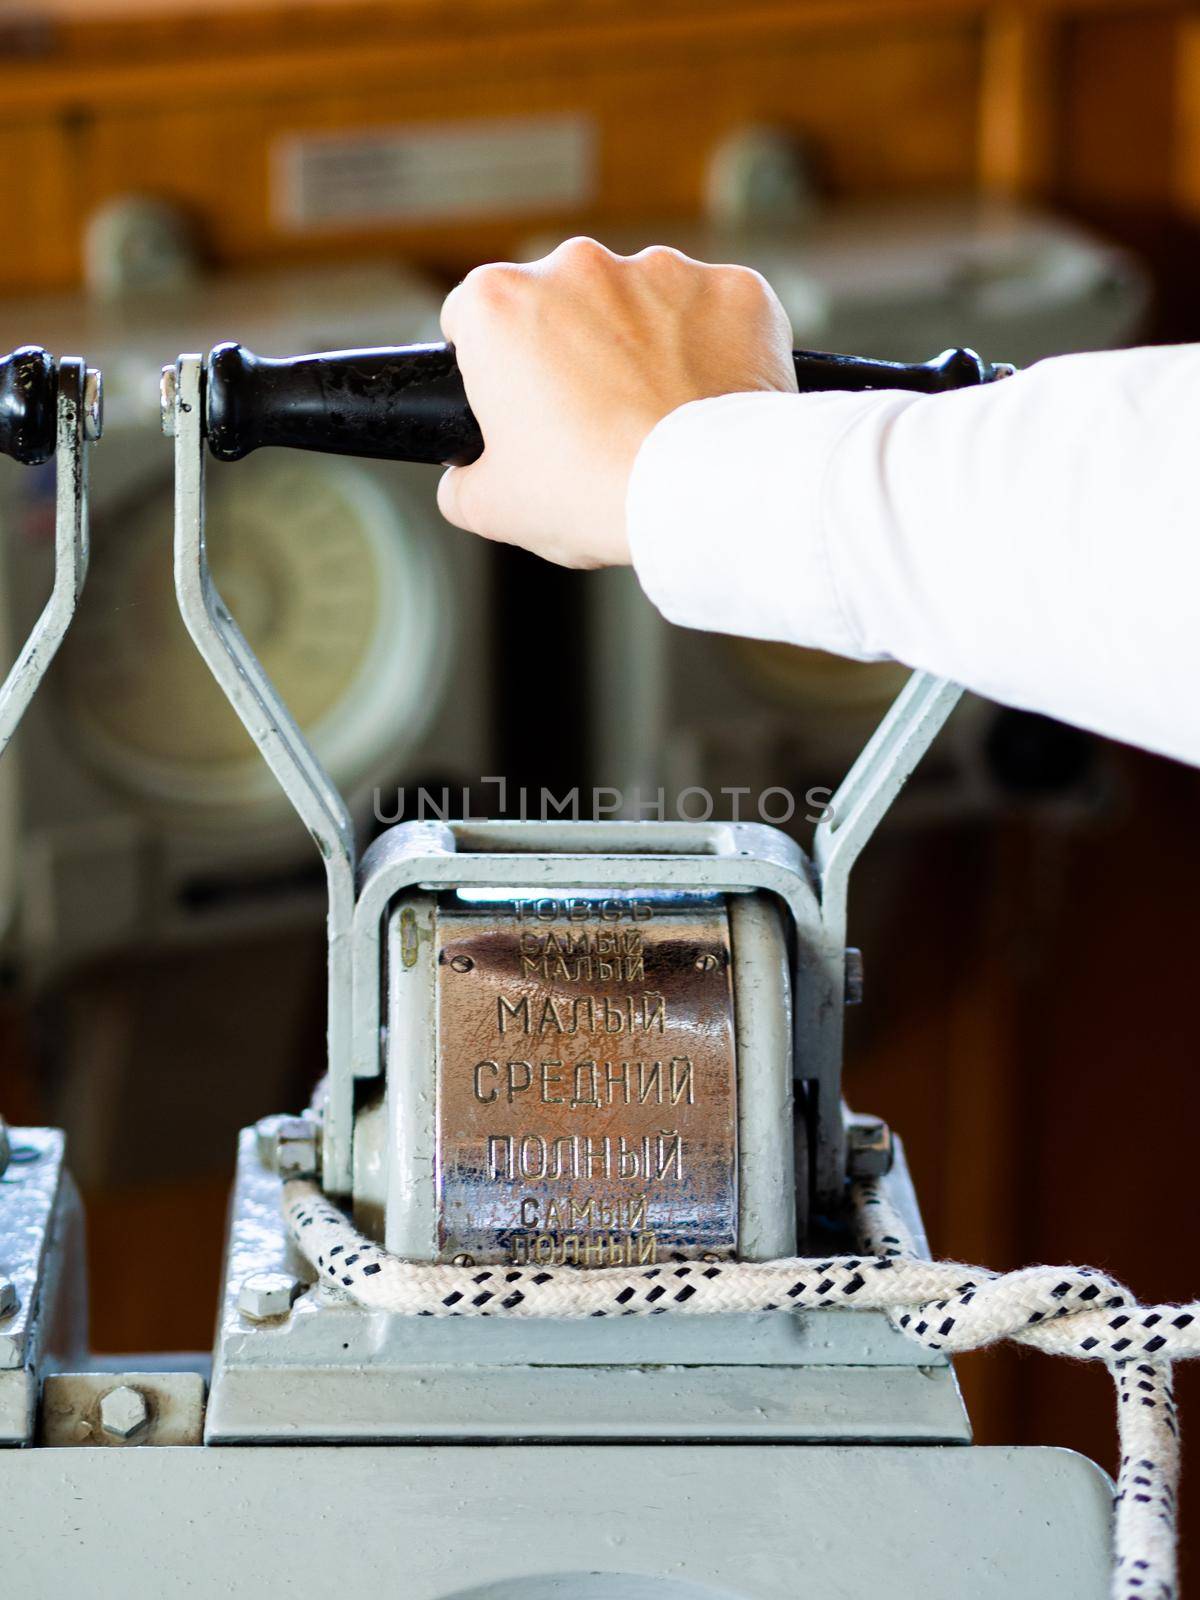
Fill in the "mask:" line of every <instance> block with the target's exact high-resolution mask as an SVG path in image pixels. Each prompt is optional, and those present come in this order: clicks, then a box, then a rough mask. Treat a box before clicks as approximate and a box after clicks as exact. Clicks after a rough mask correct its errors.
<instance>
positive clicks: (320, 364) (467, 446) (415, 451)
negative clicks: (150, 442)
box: [205, 344, 1008, 466]
mask: <svg viewBox="0 0 1200 1600" xmlns="http://www.w3.org/2000/svg"><path fill="white" fill-rule="evenodd" d="M794 358H795V362H796V380H797V383H798V384H799V387H800V391H801V393H811V392H813V391H816V390H824V389H857V390H863V389H908V390H911V391H915V392H918V393H921V394H938V393H940V392H942V391H944V390H947V389H965V388H969V387H972V386H973V385H975V384H980V383H988V382H990V381H991V380H992V379H993V378H995V377H997V376H999V375H1000V373H1001V372H1002V371H1007V370H1008V369H1007V368H1000V367H996V366H993V365H992V364H991V363H989V362H986V361H984V360H982V359H981V358H980V357H979V356H977V355H976V354H975V352H974V351H973V350H947V351H945V352H944V354H942V355H940V356H937V357H936V358H935V359H934V360H932V361H925V362H918V363H913V364H911V365H905V364H903V363H900V362H895V361H872V360H868V359H867V358H865V357H862V356H841V355H830V354H826V353H825V352H823V351H818V350H797V351H795V352H794ZM205 426H206V431H207V434H208V443H209V448H210V449H211V451H212V453H213V455H214V456H216V457H217V459H218V460H219V461H238V460H240V459H241V457H242V456H245V455H249V453H250V451H251V450H257V449H258V448H259V447H260V446H261V445H286V446H288V447H290V448H291V449H293V450H320V451H323V452H324V453H326V454H328V455H349V456H373V457H376V458H378V459H381V460H385V461H425V462H429V463H431V464H434V465H440V464H443V463H452V464H454V465H456V466H465V465H466V464H467V463H469V462H471V461H474V460H476V459H477V458H478V457H479V456H480V455H481V454H482V452H483V435H482V434H481V433H480V431H479V424H478V423H477V422H476V420H475V416H474V413H473V412H472V410H471V408H470V406H469V405H468V404H467V397H466V393H465V392H464V389H463V381H462V375H461V374H460V372H459V370H458V363H457V361H456V360H455V358H454V350H453V348H452V347H451V346H450V345H446V344H423V345H421V344H418V345H402V346H396V347H395V348H392V349H380V350H333V351H329V352H326V353H322V354H318V355H306V356H288V357H284V358H282V359H273V358H269V357H263V356H256V355H254V354H253V353H252V352H251V351H249V350H246V349H243V347H242V346H241V345H240V344H221V345H218V346H217V347H216V349H215V350H214V351H213V352H212V354H211V355H210V357H209V359H208V369H207V374H206V379H205Z"/></svg>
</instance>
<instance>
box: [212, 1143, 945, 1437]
mask: <svg viewBox="0 0 1200 1600" xmlns="http://www.w3.org/2000/svg"><path fill="white" fill-rule="evenodd" d="M888 1182H889V1184H890V1186H891V1191H892V1195H893V1198H894V1199H895V1200H896V1203H897V1204H898V1205H899V1206H900V1208H901V1210H902V1211H903V1212H905V1213H906V1216H907V1219H908V1221H909V1224H910V1227H911V1228H912V1229H913V1231H914V1233H916V1234H917V1235H918V1236H919V1235H920V1219H919V1217H918V1216H917V1211H916V1202H915V1199H914V1198H913V1195H912V1189H911V1185H910V1184H909V1182H908V1176H907V1173H906V1171H905V1169H904V1165H903V1154H902V1153H901V1154H900V1155H899V1156H898V1160H897V1166H896V1168H895V1169H894V1170H893V1172H892V1173H891V1175H890V1177H889V1179H888ZM264 1271H268V1272H269V1271H275V1272H278V1271H286V1272H291V1273H295V1274H297V1275H298V1276H301V1277H305V1278H311V1276H312V1273H311V1270H310V1269H309V1268H308V1267H307V1266H306V1265H305V1263H304V1262H303V1261H302V1260H301V1259H300V1258H299V1257H298V1256H297V1255H296V1254H295V1252H294V1251H293V1250H292V1247H291V1246H290V1244H289V1242H288V1239H287V1236H286V1231H285V1228H284V1223H283V1217H282V1212H281V1209H280V1204H279V1179H278V1178H277V1177H276V1176H275V1175H274V1174H273V1173H272V1172H270V1171H268V1170H267V1169H266V1168H265V1167H264V1166H263V1164H262V1161H261V1159H260V1156H259V1151H258V1146H257V1141H256V1139H255V1137H254V1134H253V1132H252V1131H247V1132H246V1133H243V1135H242V1138H241V1144H240V1149H239V1161H238V1175H237V1180H236V1183H235V1187H234V1194H233V1203H232V1207H231V1213H230V1237H229V1247H228V1253H227V1257H226V1281H225V1286H224V1293H223V1297H222V1308H221V1316H220V1321H219V1325H218V1330H217V1343H216V1349H215V1354H214V1360H213V1382H212V1393H211V1395H210V1397H209V1404H208V1415H207V1420H206V1425H205V1439H206V1441H207V1442H208V1443H209V1444H238V1443H245V1444H252V1443H273V1442H279V1443H287V1444H299V1443H303V1442H314V1443H332V1442H338V1443H343V1442H344V1443H351V1444H354V1443H357V1444H362V1443H367V1442H373V1441H376V1440H386V1439H391V1440H397V1441H408V1442H419V1443H428V1442H434V1441H437V1440H445V1441H465V1440H480V1441H493V1440H494V1441H498V1442H511V1441H518V1440H528V1441H532V1440H546V1441H553V1442H560V1441H561V1442H573V1441H580V1440H634V1439H646V1440H699V1441H704V1440H715V1439H724V1440H778V1441H781V1442H788V1443H796V1442H800V1441H807V1440H812V1441H814V1442H815V1441H825V1440H839V1439H857V1440H863V1441H872V1442H877V1441H887V1440H893V1441H909V1442H913V1443H921V1444H925V1443H932V1442H938V1443H967V1442H968V1441H969V1440H970V1426H969V1424H968V1421H967V1416H966V1412H965V1410H964V1408H963V1404H962V1399H961V1396H960V1394H959V1391H958V1385H957V1383H956V1381H955V1378H954V1372H953V1369H952V1368H951V1366H950V1364H949V1362H947V1361H946V1360H945V1359H944V1358H942V1359H939V1358H938V1357H936V1356H932V1355H931V1354H930V1353H929V1352H928V1351H926V1350H923V1349H921V1347H920V1346H918V1345H915V1344H913V1343H912V1342H911V1341H910V1340H908V1339H905V1338H904V1337H903V1336H902V1335H901V1334H898V1333H896V1332H895V1330H894V1329H893V1328H891V1327H890V1325H889V1324H888V1322H887V1319H886V1318H885V1317H884V1316H883V1315H882V1314H881V1313H878V1312H871V1311H843V1310H829V1311H818V1312H814V1313H812V1314H810V1315H807V1316H800V1315H795V1316H784V1315H773V1314H765V1315H762V1316H717V1317H636V1318H635V1317H623V1318H609V1319H604V1320H591V1319H588V1320H584V1321H573V1322H555V1321H544V1322H509V1321H505V1320H504V1319H503V1318H487V1319H474V1318H461V1319H460V1318H453V1319H446V1320H439V1319H434V1318H422V1317H400V1316H389V1315H388V1314H387V1313H385V1312H368V1311H364V1310H362V1309H361V1308H360V1307H358V1306H356V1305H354V1304H353V1303H351V1302H350V1301H349V1300H348V1299H347V1298H346V1297H345V1296H344V1295H341V1294H339V1293H338V1291H337V1290H331V1289H327V1288H325V1287H324V1286H323V1285H322V1286H321V1287H319V1288H313V1289H310V1290H309V1291H308V1292H307V1293H306V1294H304V1295H302V1296H301V1297H300V1298H299V1299H298V1300H297V1301H296V1303H295V1304H294V1306H293V1307H292V1309H291V1311H290V1312H289V1313H288V1314H287V1315H286V1316H283V1317H280V1318H277V1319H275V1320H273V1321H270V1322H253V1321H251V1320H249V1319H248V1318H247V1317H245V1316H244V1315H243V1314H242V1312H241V1311H240V1310H239V1307H238V1289H239V1286H240V1285H241V1284H242V1283H243V1282H244V1280H245V1279H246V1278H247V1277H248V1276H250V1275H251V1274H252V1273H257V1272H264ZM681 1466H682V1462H681Z"/></svg>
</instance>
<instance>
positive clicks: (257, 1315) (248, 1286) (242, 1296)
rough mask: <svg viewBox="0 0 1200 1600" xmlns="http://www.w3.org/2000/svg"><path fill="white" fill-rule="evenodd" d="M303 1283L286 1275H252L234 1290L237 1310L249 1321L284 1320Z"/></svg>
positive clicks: (274, 1273)
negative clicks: (279, 1318)
mask: <svg viewBox="0 0 1200 1600" xmlns="http://www.w3.org/2000/svg"><path fill="white" fill-rule="evenodd" d="M304 1289H305V1284H304V1283H303V1282H302V1281H301V1279H299V1278H294V1277H293V1276H292V1274H291V1273H290V1272H252V1273H251V1274H250V1276H249V1277H248V1278H247V1279H246V1280H245V1282H244V1283H243V1284H242V1286H241V1288H240V1289H239V1290H238V1301H237V1303H238V1310H239V1311H240V1312H241V1314H242V1315H243V1316H244V1317H249V1319H250V1321H251V1322H269V1321H270V1320H271V1319H272V1318H273V1317H286V1316H287V1314H288V1312H289V1311H290V1310H291V1309H292V1302H293V1301H294V1300H295V1299H296V1298H297V1297H298V1296H299V1295H301V1294H303V1292H304Z"/></svg>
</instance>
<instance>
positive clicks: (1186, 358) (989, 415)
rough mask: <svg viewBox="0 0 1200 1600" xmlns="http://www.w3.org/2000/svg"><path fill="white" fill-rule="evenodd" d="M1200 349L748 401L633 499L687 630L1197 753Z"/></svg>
mask: <svg viewBox="0 0 1200 1600" xmlns="http://www.w3.org/2000/svg"><path fill="white" fill-rule="evenodd" d="M1198 411H1200V347H1193V346H1187V347H1174V348H1170V349H1150V350H1137V351H1124V352H1114V353H1105V354H1099V355H1088V356H1070V357H1063V358H1060V359H1058V360H1055V361H1048V362H1043V363H1040V364H1039V365H1038V366H1037V367H1034V368H1031V369H1030V370H1029V371H1028V372H1026V373H1022V374H1019V375H1018V376H1017V377H1015V378H1011V379H1008V380H1005V381H1003V382H1000V383H997V384H995V385H990V386H988V387H986V388H982V389H975V390H964V391H962V392H959V393H954V394H949V395H940V396H937V397H933V398H921V397H914V396H909V395H900V394H895V393H876V394H857V395H855V394H829V395H787V394H738V395H729V396H723V397H721V398H719V399H713V400H701V401H697V402H695V403H693V404H691V405H687V406H684V407H682V408H681V409H680V410H678V411H676V412H674V413H672V414H671V415H670V416H668V417H666V418H665V419H664V420H663V421H662V422H660V423H659V424H658V426H657V427H656V428H655V429H654V431H653V432H652V433H651V435H650V436H649V438H648V439H647V440H646V442H645V443H644V444H643V446H642V448H641V451H640V452H639V454H638V457H637V460H636V463H635V466H634V471H633V475H632V479H631V481H630V487H629V494H628V500H627V511H628V527H629V536H630V543H631V549H632V554H633V559H634V564H635V566H636V568H637V570H638V574H639V576H640V578H641V580H642V583H643V585H644V587H645V588H646V591H647V593H648V594H649V595H650V598H651V599H652V600H654V601H655V603H656V604H658V605H659V607H660V608H661V609H662V610H663V612H664V613H665V614H666V615H667V616H668V617H670V618H671V619H672V620H674V621H677V622H681V623H684V624H686V625H688V626H692V627H701V628H708V629H714V630H719V631H722V632H728V633H741V634H747V635H751V636H754V637H759V638H772V639H782V640H788V641H791V642H793V643H797V644H805V645H815V646H819V647H822V648H825V649H830V650H834V651H839V652H841V653H843V654H847V655H855V656H859V657H864V658H870V657H876V656H878V657H893V658H895V659H897V660H900V661H904V662H906V663H908V664H909V665H912V666H921V667H925V668H928V669H930V670H932V671H935V672H938V673H940V674H943V675H945V676H947V677H951V678H953V679H955V680H956V681H958V682H960V683H963V684H965V685H966V686H967V687H969V688H972V689H975V690H978V691H979V692H980V693H982V694H985V695H988V696H990V697H992V698H994V699H997V700H1001V701H1005V702H1007V703H1009V704H1013V705H1020V706H1026V707H1030V708H1033V709H1036V710H1039V711H1044V712H1047V713H1049V714H1050V715H1053V716H1058V717H1061V718H1063V719H1064V720H1067V721H1071V722H1075V723H1078V724H1080V725H1082V726H1085V727H1090V728H1094V729H1096V730H1098V731H1100V732H1103V733H1107V734H1110V735H1113V736H1115V737H1117V738H1121V739H1126V740H1129V741H1131V742H1134V743H1138V744H1144V745H1146V746H1148V747H1150V748H1153V749H1158V750H1163V751H1166V752H1168V753H1170V754H1174V755H1178V756H1181V757H1183V758H1184V759H1187V760H1192V761H1197V762H1200V712H1198V711H1197V710H1196V708H1195V700H1196V688H1195V686H1196V685H1197V683H1198V682H1200V625H1198V624H1200V617H1198V615H1197V612H1198V607H1197V592H1198V588H1200V543H1198V540H1197V536H1196V528H1197V523H1198V522H1200V506H1198V504H1197V495H1196V492H1195V490H1194V489H1193V487H1192V480H1193V475H1194V470H1195V469H1194V465H1193V463H1194V462H1195V460H1196V457H1197V444H1196V432H1197V429H1196V424H1195V417H1196V414H1197V412H1198Z"/></svg>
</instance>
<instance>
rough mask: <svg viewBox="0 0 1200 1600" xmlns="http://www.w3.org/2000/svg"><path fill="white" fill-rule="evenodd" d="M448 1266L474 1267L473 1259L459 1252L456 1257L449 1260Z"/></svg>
mask: <svg viewBox="0 0 1200 1600" xmlns="http://www.w3.org/2000/svg"><path fill="white" fill-rule="evenodd" d="M450 1264H451V1266H455V1267H473V1266H474V1265H475V1257H474V1256H469V1255H466V1254H465V1253H464V1252H463V1251H461V1250H460V1251H459V1253H458V1254H457V1255H456V1256H452V1257H451V1258H450Z"/></svg>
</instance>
